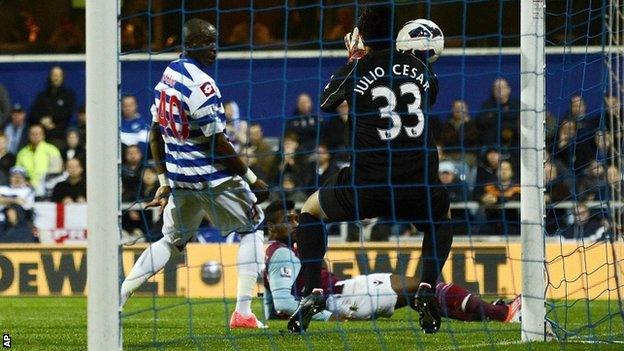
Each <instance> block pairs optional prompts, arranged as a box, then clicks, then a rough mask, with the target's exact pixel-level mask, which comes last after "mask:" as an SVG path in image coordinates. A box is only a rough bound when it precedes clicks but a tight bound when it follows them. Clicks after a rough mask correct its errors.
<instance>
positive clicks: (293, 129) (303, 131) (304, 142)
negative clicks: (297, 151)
mask: <svg viewBox="0 0 624 351" xmlns="http://www.w3.org/2000/svg"><path fill="white" fill-rule="evenodd" d="M317 124H318V117H317V116H315V115H313V114H312V98H311V97H310V95H308V94H306V93H301V94H299V96H298V97H297V107H296V108H295V113H294V115H293V117H291V118H290V119H288V122H287V126H286V132H287V133H295V134H296V135H297V136H298V137H299V144H300V145H301V151H302V152H306V151H307V152H310V151H313V150H315V149H316V144H317V142H318V141H317V134H318V133H317V130H316V127H317Z"/></svg>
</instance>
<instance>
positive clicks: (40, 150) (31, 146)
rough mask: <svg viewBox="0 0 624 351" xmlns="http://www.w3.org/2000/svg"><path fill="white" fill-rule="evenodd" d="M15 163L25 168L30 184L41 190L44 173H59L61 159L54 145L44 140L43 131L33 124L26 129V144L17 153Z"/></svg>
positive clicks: (61, 164) (40, 127) (61, 163)
mask: <svg viewBox="0 0 624 351" xmlns="http://www.w3.org/2000/svg"><path fill="white" fill-rule="evenodd" d="M16 165H17V166H19V167H22V168H24V169H25V170H26V172H27V173H28V175H29V176H30V184H32V186H33V187H35V189H38V190H39V191H41V190H42V189H41V188H40V185H41V181H42V180H43V179H44V177H45V175H46V174H48V173H50V174H54V173H60V172H61V169H62V166H63V160H62V159H61V153H60V151H59V150H58V149H57V148H56V146H54V145H52V144H49V143H47V142H46V141H45V131H44V129H43V127H42V126H40V125H38V124H35V125H34V126H32V127H30V129H29V130H28V145H26V146H25V147H23V148H22V149H21V150H20V151H19V152H18V154H17V162H16Z"/></svg>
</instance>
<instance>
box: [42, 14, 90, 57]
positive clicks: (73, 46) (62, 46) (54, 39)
mask: <svg viewBox="0 0 624 351" xmlns="http://www.w3.org/2000/svg"><path fill="white" fill-rule="evenodd" d="M83 20H84V19H83ZM48 45H49V47H51V48H52V50H53V51H55V52H60V53H68V52H84V51H82V50H84V45H85V35H84V33H83V32H82V30H81V29H80V27H79V26H78V25H77V24H76V23H74V22H73V21H72V18H70V17H64V18H62V19H61V23H60V25H59V26H58V27H56V29H55V30H54V32H52V34H51V35H50V39H49V40H48Z"/></svg>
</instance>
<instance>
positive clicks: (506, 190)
mask: <svg viewBox="0 0 624 351" xmlns="http://www.w3.org/2000/svg"><path fill="white" fill-rule="evenodd" d="M514 200H520V186H519V185H518V184H517V183H515V182H514V172H513V167H512V165H511V162H509V161H503V162H501V164H500V167H499V169H498V181H497V182H496V183H493V184H488V185H486V186H485V193H484V194H483V196H482V197H481V202H482V203H483V204H484V205H494V204H498V203H504V202H506V201H514Z"/></svg>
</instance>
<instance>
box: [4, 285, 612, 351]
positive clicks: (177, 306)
mask: <svg viewBox="0 0 624 351" xmlns="http://www.w3.org/2000/svg"><path fill="white" fill-rule="evenodd" d="M86 303H87V300H86V299H85V298H81V297H17V298H16V297H3V298H2V302H1V303H0V331H1V332H3V333H9V334H10V335H11V338H12V342H13V345H12V346H13V347H12V349H11V350H28V351H30V350H59V351H60V350H62V351H70V350H86V328H87V317H86ZM581 305H583V304H581ZM233 308H234V301H232V300H223V299H193V300H187V299H184V298H170V297H166V298H163V297H159V298H155V299H154V298H151V297H133V298H131V299H130V301H129V302H128V305H127V307H126V310H125V311H124V313H125V314H127V315H126V316H124V317H123V326H124V332H123V335H124V350H285V351H286V350H287V351H293V350H327V349H329V350H433V349H435V350H458V349H461V350H464V349H469V350H470V349H472V350H478V349H482V350H505V351H508V350H553V349H560V350H622V349H624V344H607V343H587V342H583V341H582V340H571V341H568V342H565V343H563V342H560V343H557V342H548V343H534V344H520V341H519V339H520V325H519V324H503V323H497V322H469V323H467V322H458V321H452V320H448V319H445V320H444V321H443V325H442V329H441V331H440V332H439V333H438V334H435V335H425V334H423V333H422V332H421V330H420V328H419V326H418V316H417V314H416V313H415V312H414V311H412V310H411V309H409V308H404V309H401V310H398V311H396V313H395V315H394V316H393V317H392V318H391V319H379V320H377V321H358V322H354V321H349V322H326V323H322V322H313V323H312V325H311V327H310V330H309V333H307V334H305V335H303V336H299V335H289V334H286V333H283V332H281V330H284V329H285V328H286V322H285V321H269V326H270V328H269V329H266V330H234V331H231V330H229V328H227V322H228V320H229V315H230V312H231V310H232V309H233ZM589 310H590V311H591V316H590V317H591V322H592V323H596V322H599V323H598V324H597V325H595V326H594V327H593V328H590V329H583V328H582V327H583V326H585V325H587V324H588V320H589V319H590V318H588V316H587V313H586V311H587V308H586V306H585V305H583V306H579V307H577V306H573V307H571V308H568V309H567V310H566V312H567V315H566V318H567V323H568V324H567V329H568V330H579V331H580V332H582V333H585V334H587V333H588V332H589V331H591V332H593V333H594V335H598V336H599V338H600V339H610V340H612V341H620V342H622V343H624V324H623V323H622V319H621V317H620V316H619V315H617V314H616V312H617V309H615V306H614V304H613V302H611V305H609V304H608V303H607V302H603V301H594V302H591V305H590V309H589ZM254 311H255V312H256V314H257V315H258V316H260V315H261V306H260V302H259V301H256V302H255V305H254ZM561 312H562V311H559V313H561ZM560 317H563V316H560ZM605 317H607V318H605ZM561 320H563V319H561Z"/></svg>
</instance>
